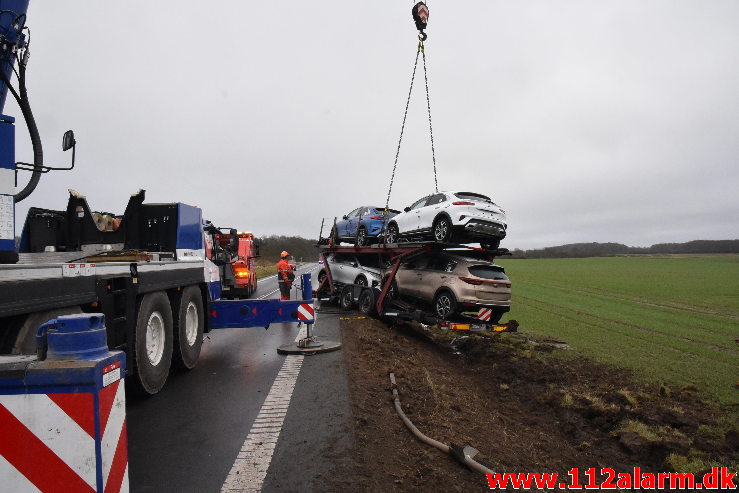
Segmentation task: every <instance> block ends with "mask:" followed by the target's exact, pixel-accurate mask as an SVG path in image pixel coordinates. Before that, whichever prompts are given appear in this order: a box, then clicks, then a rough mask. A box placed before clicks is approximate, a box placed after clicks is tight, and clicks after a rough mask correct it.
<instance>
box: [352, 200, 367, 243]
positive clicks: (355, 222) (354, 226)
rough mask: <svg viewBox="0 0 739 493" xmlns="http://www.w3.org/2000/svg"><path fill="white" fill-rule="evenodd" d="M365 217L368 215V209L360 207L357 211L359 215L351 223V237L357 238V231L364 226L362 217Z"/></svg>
mask: <svg viewBox="0 0 739 493" xmlns="http://www.w3.org/2000/svg"><path fill="white" fill-rule="evenodd" d="M365 215H367V208H366V207H360V208H359V209H357V214H356V216H355V217H354V219H353V220H352V221H351V231H350V232H349V234H350V235H351V236H357V231H358V230H359V226H360V225H361V224H362V217H363V216H365ZM350 219H351V218H350Z"/></svg>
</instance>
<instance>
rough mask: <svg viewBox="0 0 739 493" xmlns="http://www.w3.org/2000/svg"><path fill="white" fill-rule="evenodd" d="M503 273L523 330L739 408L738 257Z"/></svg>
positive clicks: (533, 263)
mask: <svg viewBox="0 0 739 493" xmlns="http://www.w3.org/2000/svg"><path fill="white" fill-rule="evenodd" d="M499 263H500V264H501V265H503V266H504V267H505V269H506V272H507V274H508V276H509V277H510V279H511V282H512V284H513V286H512V287H513V305H512V307H511V312H510V314H509V318H511V319H516V320H518V321H519V323H520V324H521V330H523V331H526V332H532V333H537V334H541V335H546V336H551V337H554V338H557V339H560V340H564V341H566V342H567V343H569V344H570V346H572V347H573V348H574V349H575V350H576V351H577V352H578V353H580V354H584V355H586V356H589V357H591V358H593V359H595V360H598V361H601V362H605V363H607V364H612V365H616V366H619V367H626V368H630V369H633V370H634V373H635V375H636V376H637V377H638V378H641V379H645V380H650V381H657V382H664V383H665V384H666V385H667V386H668V387H670V388H682V387H685V386H689V385H692V386H695V387H697V388H699V389H701V390H703V391H704V392H705V394H706V396H708V397H711V398H713V399H715V400H716V401H717V402H719V403H720V404H723V405H733V406H736V405H737V404H739V390H738V389H736V388H735V384H736V383H737V381H739V344H737V343H736V342H735V340H736V339H737V338H739V255H716V256H709V255H706V256H664V257H648V256H643V257H641V256H637V257H608V258H582V259H499ZM734 412H736V408H734ZM732 414H733V413H732Z"/></svg>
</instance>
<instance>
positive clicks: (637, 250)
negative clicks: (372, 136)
mask: <svg viewBox="0 0 739 493" xmlns="http://www.w3.org/2000/svg"><path fill="white" fill-rule="evenodd" d="M259 240H260V241H261V247H260V254H261V257H262V259H264V260H267V261H270V262H277V261H278V260H279V259H280V252H281V251H283V250H287V251H288V252H289V253H290V255H293V256H294V257H295V259H296V260H300V259H301V258H302V259H303V261H306V262H309V261H315V260H316V259H318V248H317V247H316V240H310V239H306V238H302V237H300V236H264V237H260V238H259ZM511 253H512V254H513V258H580V257H612V256H616V255H635V254H653V255H661V254H689V253H697V254H701V253H739V240H694V241H689V242H687V243H658V244H656V245H652V246H650V247H630V246H626V245H622V244H621V243H571V244H569V245H560V246H553V247H547V248H541V249H537V250H521V249H518V248H517V249H515V250H512V251H511Z"/></svg>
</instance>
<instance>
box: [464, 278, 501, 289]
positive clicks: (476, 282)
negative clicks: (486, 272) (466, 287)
mask: <svg viewBox="0 0 739 493" xmlns="http://www.w3.org/2000/svg"><path fill="white" fill-rule="evenodd" d="M459 279H460V280H462V281H464V282H466V283H467V284H472V285H473V286H479V285H480V284H500V285H501V286H505V287H510V286H511V283H510V281H496V280H492V279H472V278H471V277H460V278H459Z"/></svg>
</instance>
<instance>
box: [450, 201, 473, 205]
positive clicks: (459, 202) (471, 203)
mask: <svg viewBox="0 0 739 493" xmlns="http://www.w3.org/2000/svg"><path fill="white" fill-rule="evenodd" d="M452 205H475V203H474V202H467V201H464V200H461V201H458V202H452Z"/></svg>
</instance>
